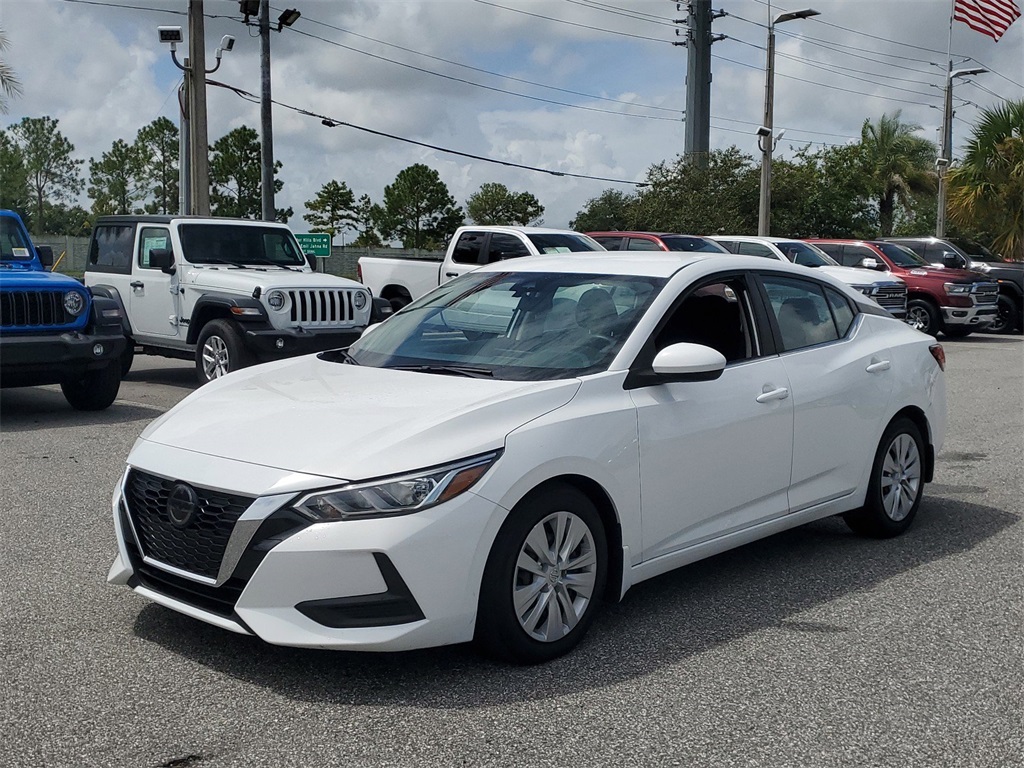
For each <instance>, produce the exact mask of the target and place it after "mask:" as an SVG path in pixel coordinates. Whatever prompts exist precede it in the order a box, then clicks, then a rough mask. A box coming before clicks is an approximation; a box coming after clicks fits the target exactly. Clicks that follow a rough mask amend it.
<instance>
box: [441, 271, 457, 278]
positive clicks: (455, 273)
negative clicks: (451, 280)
mask: <svg viewBox="0 0 1024 768" xmlns="http://www.w3.org/2000/svg"><path fill="white" fill-rule="evenodd" d="M444 276H445V277H458V276H459V273H458V272H445V273H444Z"/></svg>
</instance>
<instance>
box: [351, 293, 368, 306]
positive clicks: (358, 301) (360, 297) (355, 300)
mask: <svg viewBox="0 0 1024 768" xmlns="http://www.w3.org/2000/svg"><path fill="white" fill-rule="evenodd" d="M352 304H353V305H355V308H356V309H362V308H363V307H365V306H366V294H365V293H363V292H362V291H356V294H355V296H353V297H352Z"/></svg>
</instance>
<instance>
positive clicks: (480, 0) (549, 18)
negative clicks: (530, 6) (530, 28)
mask: <svg viewBox="0 0 1024 768" xmlns="http://www.w3.org/2000/svg"><path fill="white" fill-rule="evenodd" d="M473 2H474V3H480V4H481V5H489V6H491V7H492V8H500V9H501V10H503V11H511V12H512V13H521V14H523V15H524V16H532V17H533V18H535V19H544V20H545V21H554V22H557V23H559V24H568V25H569V26H571V27H580V28H582V29H590V30H593V31H595V32H607V33H608V34H609V35H619V36H620V37H632V38H634V39H636V40H648V41H650V42H653V43H671V42H672V41H671V40H664V39H662V38H658V37H648V36H647V35H634V34H632V33H631V32H621V31H619V30H617V29H605V28H603V27H593V26H591V25H589V24H580V23H579V22H575V21H566V20H565V19H556V18H555V17H554V16H544V15H542V14H539V13H531V12H530V11H524V10H522V9H521V8H510V7H509V6H507V5H498V3H491V2H488V1H487V0H473Z"/></svg>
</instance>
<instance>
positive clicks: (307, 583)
mask: <svg viewBox="0 0 1024 768" xmlns="http://www.w3.org/2000/svg"><path fill="white" fill-rule="evenodd" d="M482 269H484V270H492V271H508V270H510V269H512V270H513V271H517V272H530V271H534V272H546V271H558V272H579V273H581V274H586V273H592V272H599V273H600V272H607V273H613V274H635V275H650V276H655V277H666V278H668V284H667V285H666V287H665V288H664V289H663V291H662V293H661V295H659V296H657V297H656V298H655V299H654V300H653V302H652V303H651V304H650V306H649V307H648V309H647V311H646V313H645V315H644V316H643V317H642V318H641V319H640V320H639V322H638V323H637V325H636V327H635V329H634V330H633V332H632V334H631V335H630V337H629V338H628V339H627V340H626V341H625V343H624V344H623V345H622V348H621V349H620V351H619V353H618V355H617V356H616V357H615V358H614V360H613V361H612V362H611V364H610V366H609V369H608V370H607V371H604V372H602V373H597V374H592V375H587V376H582V377H579V378H568V379H562V380H556V381H537V382H523V381H504V380H500V379H488V378H479V379H476V378H461V377H455V376H441V375H433V374H426V373H417V372H412V371H400V370H385V369H375V368H369V367H364V366H355V365H347V364H341V363H337V362H328V361H326V360H322V359H320V358H319V357H318V356H315V355H310V356H307V357H302V358H295V359H290V360H283V361H279V362H276V363H270V364H267V365H263V366H258V367H255V368H251V369H247V370H243V371H239V372H237V373H234V374H230V375H228V376H225V377H223V378H221V379H219V380H217V381H215V382H212V383H210V384H208V385H206V386H204V387H203V388H202V389H200V390H198V391H197V392H195V393H193V394H191V395H190V396H189V397H187V398H186V399H185V400H183V401H182V402H181V403H180V404H179V405H178V406H176V407H175V408H174V409H172V410H171V411H170V412H168V413H167V414H165V415H164V416H163V417H161V418H160V419H158V420H156V421H155V422H153V424H151V425H150V426H149V427H148V428H147V429H146V430H145V432H144V433H143V435H142V437H141V438H140V439H139V440H138V442H137V443H136V445H135V447H134V448H133V449H132V452H131V454H130V455H129V457H128V465H129V467H130V468H132V469H135V470H138V471H143V472H147V473H151V474H154V475H157V476H160V477H163V478H168V479H170V480H179V479H180V480H184V481H187V482H188V483H190V484H193V485H195V486H197V487H201V488H211V489H221V490H224V491H226V492H230V493H235V494H241V495H247V496H255V497H261V499H267V498H268V497H269V498H271V499H272V501H271V502H270V503H268V505H267V508H268V509H271V508H275V509H276V508H282V509H283V508H287V507H288V505H289V504H293V503H295V502H296V501H297V499H298V497H300V496H301V495H304V494H305V493H308V492H313V491H321V490H324V489H328V488H332V487H337V486H338V485H340V484H342V481H366V480H372V479H375V478H382V477H390V476H393V475H398V474H402V473H408V472H412V471H413V470H419V469H423V468H427V467H435V466H440V465H444V464H446V463H449V462H452V461H455V460H459V459H463V458H466V457H469V456H475V455H479V454H482V453H485V452H489V451H494V450H502V451H503V453H502V455H501V457H500V458H499V459H498V460H497V461H496V462H495V463H494V464H493V465H492V466H490V468H489V469H488V471H487V472H486V474H484V476H483V477H482V478H481V479H480V480H479V481H478V482H477V483H476V485H474V486H473V487H472V488H471V489H470V490H469V491H466V492H464V493H462V494H460V495H458V496H456V497H455V498H453V499H451V500H449V501H446V502H444V503H441V504H438V505H436V506H432V507H429V508H426V509H422V510H420V511H417V512H415V513H412V514H401V515H396V516H390V517H378V518H373V519H352V520H344V521H336V522H320V523H314V524H311V525H308V527H305V528H302V529H301V530H298V531H297V532H295V533H294V534H292V535H290V536H289V537H287V538H285V539H283V540H282V541H280V543H277V544H276V545H275V546H274V547H273V548H272V549H270V550H269V551H268V552H267V554H266V556H265V557H264V559H263V560H262V561H261V562H260V564H259V565H258V567H257V568H256V569H255V571H254V573H253V574H252V576H251V577H250V578H249V580H248V582H247V583H246V585H245V587H244V589H243V591H242V593H241V596H240V597H239V598H238V601H237V603H236V604H235V606H234V612H235V616H234V617H226V616H219V615H214V614H212V613H210V612H209V611H205V610H203V609H199V608H196V607H195V606H192V605H190V604H188V603H185V602H182V601H181V600H180V599H178V598H176V597H174V596H171V595H167V594H161V593H159V592H158V591H155V590H153V589H151V588H148V587H146V586H145V585H140V584H139V583H137V582H136V581H134V580H133V571H132V565H131V555H130V553H129V549H128V547H127V545H126V537H129V536H132V535H133V534H132V533H131V532H130V531H125V530H123V529H122V522H121V521H122V519H123V518H122V513H121V511H120V509H121V505H122V491H121V488H120V486H119V487H118V488H117V489H116V490H115V492H114V496H113V500H112V510H113V515H114V524H115V531H116V534H117V539H118V555H117V558H116V559H115V561H114V564H113V565H112V566H111V569H110V574H109V575H108V580H109V581H110V582H111V583H116V584H126V583H127V584H131V585H133V588H134V589H136V591H138V592H139V593H140V594H142V595H143V596H145V597H147V598H149V599H152V600H154V601H156V602H159V603H161V604H162V605H165V606H168V607H171V608H173V609H175V610H178V611H181V612H183V613H186V614H188V615H190V616H194V617H196V618H200V619H202V620H204V621H208V622H210V623H213V624H216V625H217V626H221V627H224V628H226V629H230V630H232V631H236V632H242V633H251V634H255V635H257V636H259V637H260V638H262V639H264V640H266V641H267V642H271V643H277V644H283V645H294V646H308V647H331V648H350V649H360V650H371V651H387V650H404V649H411V648H420V647H425V646H432V645H441V644H447V643H458V642H464V641H467V640H469V639H471V638H472V637H473V632H474V626H475V620H476V611H477V602H478V599H479V595H480V584H481V580H482V578H483V573H484V568H485V565H486V562H487V557H488V554H489V552H490V550H491V547H492V545H493V542H494V540H495V537H496V536H497V534H498V531H499V529H500V528H501V525H502V524H503V523H504V521H505V520H506V519H507V517H508V515H509V513H510V512H509V511H510V510H512V509H513V508H514V507H515V506H516V504H517V503H519V501H520V500H522V499H523V498H524V497H525V496H526V495H527V494H528V493H529V492H530V491H532V490H533V489H535V488H537V487H538V486H540V485H542V484H544V483H545V482H547V481H549V480H552V479H559V478H567V477H572V478H576V480H577V481H579V482H582V483H585V484H586V487H588V488H590V489H591V490H592V491H593V492H594V493H595V494H596V497H595V498H599V500H600V504H599V506H606V508H607V509H608V510H609V512H610V514H612V515H614V519H615V520H616V521H617V523H618V526H619V528H620V529H621V542H620V544H619V549H616V550H614V551H611V552H609V555H610V557H611V558H612V559H613V560H616V561H617V560H618V559H619V558H621V562H622V566H623V568H622V574H621V582H619V583H618V584H613V585H611V586H612V590H613V591H614V592H616V593H618V594H622V593H624V592H625V591H626V590H627V589H628V588H629V587H630V586H631V585H632V584H636V583H638V582H640V581H643V580H644V579H647V578H651V577H653V576H656V575H658V574H660V573H664V572H665V571H667V570H670V569H672V568H675V567H679V566H680V565H683V564H686V563H689V562H693V561H694V560H697V559H700V558H702V557H707V556H710V555H713V554H716V553H718V552H722V551H725V550H727V549H729V548H731V547H734V546H738V545H740V544H742V543H746V542H749V541H753V540H755V539H758V538H761V537H762V536H766V535H770V534H772V533H775V532H778V531H781V530H784V529H786V528H789V527H792V526H795V525H800V524H802V523H805V522H808V521H810V520H814V519H818V518H821V517H826V516H829V515H833V514H836V513H839V512H843V511H846V510H850V509H853V508H855V507H857V506H859V505H860V504H862V503H863V501H864V496H865V492H866V488H867V484H868V478H869V474H870V468H871V464H872V460H873V457H874V453H875V450H876V448H877V446H878V442H879V440H880V437H881V434H882V432H883V431H884V429H885V426H886V424H887V423H888V422H889V421H890V420H891V419H892V418H893V417H894V416H895V414H896V413H897V412H899V411H900V410H902V409H904V408H908V407H909V408H916V409H919V410H920V411H921V412H923V413H924V414H925V415H926V417H927V419H928V431H929V433H930V434H929V435H927V436H926V439H927V441H928V443H929V444H930V445H931V447H932V448H933V449H934V451H935V452H937V451H938V450H939V449H940V448H941V445H942V440H943V437H944V432H945V420H946V415H945V383H944V378H943V376H942V374H941V371H940V370H939V368H938V366H937V364H936V362H935V360H934V359H933V358H932V356H931V354H930V353H929V352H928V342H933V341H934V340H932V339H929V338H928V337H925V336H923V335H922V334H920V333H919V332H917V331H914V330H913V329H911V328H910V327H909V326H907V325H905V324H903V323H901V322H899V321H897V320H895V319H893V318H891V317H885V316H881V315H879V314H870V313H865V314H861V315H859V316H858V319H857V320H856V324H855V328H854V329H853V330H852V331H851V332H850V334H848V335H847V337H846V338H844V339H842V340H840V341H837V342H833V343H829V344H824V345H820V346H817V347H811V348H808V349H804V350H798V351H796V352H792V353H784V354H781V355H768V356H765V357H761V358H756V359H753V360H745V361H740V362H737V363H734V364H731V365H728V366H727V367H726V369H725V370H724V371H723V373H722V376H721V377H720V378H718V379H717V380H714V381H701V382H676V383H669V384H658V385H653V386H645V387H639V388H627V387H626V381H627V376H628V374H629V369H630V365H631V363H632V361H633V359H634V358H635V357H636V355H637V354H638V353H639V351H640V349H641V347H642V346H643V345H644V343H645V341H646V339H647V338H648V337H649V336H650V335H651V333H652V332H653V331H654V329H655V327H656V326H657V324H658V322H659V319H660V317H661V316H662V315H663V314H664V313H665V311H666V310H667V309H668V308H669V307H670V306H671V305H672V304H673V302H674V300H675V298H676V296H678V295H679V293H680V291H681V290H682V288H683V287H685V286H688V285H690V284H692V283H694V282H696V281H699V280H700V279H702V278H704V277H706V276H710V275H715V274H718V273H722V272H730V271H732V272H735V271H736V270H741V269H745V270H757V271H769V272H773V273H776V274H783V275H786V274H790V275H791V274H793V272H794V270H797V271H799V270H803V271H804V273H805V274H807V275H808V276H810V277H814V278H817V279H819V280H820V281H821V282H824V283H827V284H829V285H831V286H833V287H834V288H836V289H837V290H839V291H841V292H842V293H844V294H845V295H847V296H848V297H850V298H851V300H853V301H855V302H858V303H859V304H860V305H861V306H864V302H865V301H866V300H865V299H863V297H860V296H859V295H858V294H857V293H856V292H855V291H853V290H852V289H850V288H849V287H848V286H846V285H845V284H844V283H842V282H840V281H838V280H836V279H834V278H832V277H830V276H828V275H826V274H821V273H820V271H819V270H811V269H806V268H802V267H798V266H795V265H789V264H788V263H787V265H776V264H775V263H774V262H770V261H769V262H766V260H764V259H759V258H756V257H735V256H710V257H709V256H705V255H698V256H694V257H682V258H681V257H680V255H679V254H677V253H675V254H665V255H664V256H663V257H662V256H660V255H659V254H655V253H648V252H644V253H643V254H642V256H637V255H632V254H629V253H628V252H619V253H602V254H601V255H600V256H599V257H598V258H597V259H595V258H594V257H593V256H588V255H585V254H579V255H569V254H559V255H558V256H556V257H533V258H526V259H517V260H516V263H515V265H514V266H513V265H510V264H508V263H505V264H500V265H494V266H485V267H483V268H482ZM883 362H884V363H888V365H885V366H878V364H879V363H883ZM869 366H876V367H875V369H874V370H872V371H870V372H869V371H867V368H868V367H869ZM780 389H785V390H787V393H786V396H785V397H775V398H769V399H767V400H765V401H764V402H758V401H757V398H758V397H759V396H761V395H763V394H765V393H769V392H774V391H777V390H780ZM836 392H843V393H844V394H842V395H841V396H837V395H836ZM354 446H355V447H356V448H355V449H354V448H353V447H354ZM126 477H127V475H126ZM374 553H385V554H386V555H387V557H388V558H389V559H390V560H391V562H392V563H393V565H394V567H395V568H396V569H397V571H398V572H399V573H400V574H401V576H402V578H403V579H404V581H405V583H406V584H407V585H408V588H409V590H410V592H411V594H412V596H413V597H414V598H415V600H416V603H417V604H418V605H419V607H420V608H421V609H422V612H423V615H424V617H425V618H423V619H421V620H417V621H410V622H407V623H404V624H396V625H387V626H372V627H347V628H331V627H328V626H325V625H322V624H320V623H318V622H316V621H313V620H312V619H310V618H309V617H308V616H306V615H305V614H303V613H301V612H300V611H299V610H297V609H296V607H295V606H296V605H297V604H299V603H300V602H303V601H309V600H319V599H334V598H345V597H349V596H353V597H358V596H364V595H374V594H380V593H382V592H384V591H385V590H386V589H387V585H386V584H385V581H384V579H383V578H382V575H381V571H380V570H379V569H378V566H377V564H376V561H375V559H374Z"/></svg>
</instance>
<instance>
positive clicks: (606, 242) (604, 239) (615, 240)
mask: <svg viewBox="0 0 1024 768" xmlns="http://www.w3.org/2000/svg"><path fill="white" fill-rule="evenodd" d="M594 240H596V241H597V242H598V243H600V244H601V247H602V248H604V249H605V250H606V251H617V250H619V249H620V248H621V247H622V244H623V243H624V242H626V238H624V237H610V236H608V235H600V236H598V237H594Z"/></svg>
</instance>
